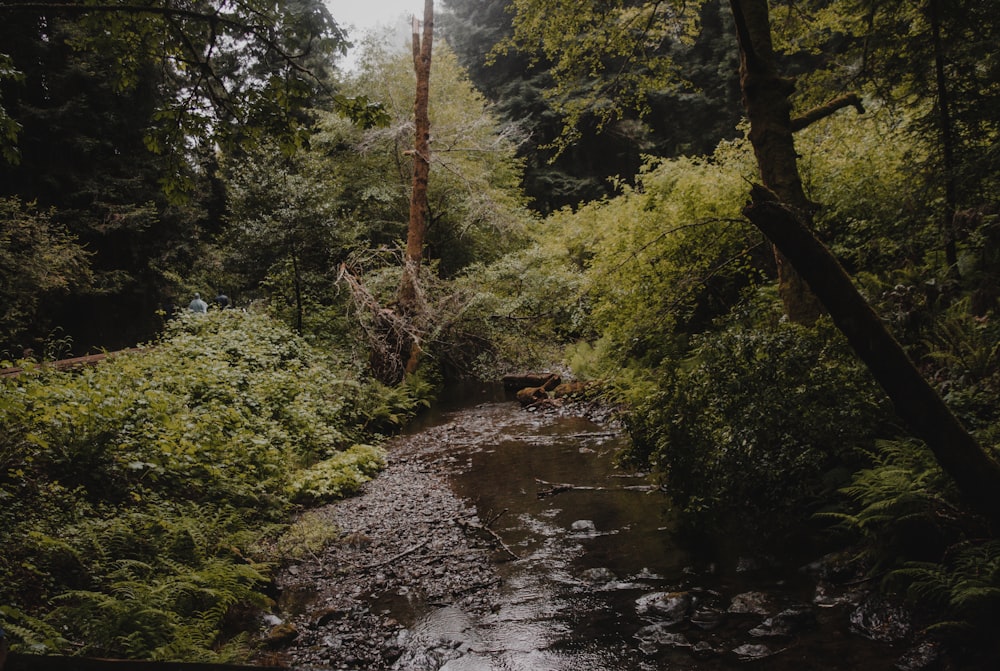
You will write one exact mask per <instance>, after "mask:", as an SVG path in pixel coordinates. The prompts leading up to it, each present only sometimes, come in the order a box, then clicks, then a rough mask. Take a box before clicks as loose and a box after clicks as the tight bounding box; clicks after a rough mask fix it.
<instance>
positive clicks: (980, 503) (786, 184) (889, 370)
mask: <svg viewBox="0 0 1000 671" xmlns="http://www.w3.org/2000/svg"><path fill="white" fill-rule="evenodd" d="M730 4H731V6H732V9H733V16H734V18H735V21H736V26H737V32H738V36H739V44H740V52H741V54H740V55H741V67H740V83H741V86H742V89H743V101H744V105H745V106H746V109H747V116H748V117H749V118H750V141H751V143H752V144H753V147H754V153H755V155H756V157H757V163H758V167H759V169H760V174H761V179H762V181H763V182H764V187H760V186H757V187H754V189H753V192H752V202H751V203H750V204H749V205H748V206H747V208H746V209H745V211H744V213H745V214H746V216H747V218H748V219H749V220H750V221H751V222H752V223H753V224H754V225H755V226H757V228H759V229H760V230H761V231H762V232H763V233H764V235H766V236H767V237H768V239H770V240H771V242H772V243H773V244H774V246H775V247H776V249H777V250H778V254H779V258H780V259H781V261H780V262H779V263H786V264H790V265H792V266H794V268H795V270H797V273H796V275H797V276H799V278H800V280H799V281H802V282H803V283H808V284H807V286H808V287H809V288H810V289H811V290H812V291H811V295H813V296H814V297H816V298H818V301H817V305H819V304H820V303H821V304H822V307H823V308H824V309H825V310H826V311H827V312H829V314H830V316H831V318H832V319H833V321H834V323H835V324H836V325H837V327H838V328H839V329H840V330H841V331H842V332H843V333H844V335H845V336H846V337H847V340H848V342H849V343H850V345H851V347H852V348H853V349H854V351H855V352H856V353H857V355H858V356H859V357H860V358H861V360H862V361H864V363H865V365H867V366H868V369H869V370H870V371H871V372H872V374H873V375H874V377H875V379H876V381H877V382H878V383H879V384H880V385H881V386H882V388H883V389H884V390H885V392H886V394H887V395H888V396H889V398H890V400H891V401H892V403H893V405H894V407H895V409H896V412H897V414H898V415H899V416H900V418H901V419H903V420H904V421H905V422H907V424H908V425H909V426H910V428H911V429H912V430H913V431H914V432H915V434H916V435H917V436H919V437H920V438H922V439H923V440H924V441H925V442H926V443H927V446H928V447H929V448H930V450H931V451H932V452H933V454H934V456H935V458H936V459H937V461H938V463H939V464H940V465H941V467H942V468H943V469H944V471H945V472H946V473H948V475H950V476H951V477H952V478H953V479H954V481H955V483H956V485H957V486H958V489H959V491H960V492H961V494H962V496H963V497H964V498H965V499H966V501H968V503H969V504H970V505H971V506H973V507H974V508H975V509H976V510H977V511H979V512H980V513H983V514H985V515H987V516H988V517H990V518H991V519H992V520H997V521H1000V464H998V463H997V462H996V461H995V460H994V459H993V458H992V457H991V456H990V455H989V454H988V453H987V452H986V451H985V450H984V449H983V448H982V446H980V445H979V444H978V442H977V441H976V439H975V438H974V437H973V436H972V435H971V434H970V433H969V432H968V430H967V429H966V428H965V427H964V426H962V424H961V422H960V421H959V420H958V418H957V417H956V416H955V415H954V414H953V413H952V412H951V410H950V409H949V408H948V406H947V405H946V404H945V403H944V401H943V400H942V399H941V397H940V396H939V395H938V394H937V392H936V391H934V388H933V387H931V386H930V384H929V383H928V382H927V381H926V380H925V379H924V378H923V376H922V375H921V374H920V372H919V371H918V370H917V368H916V366H915V365H914V364H913V362H912V361H911V360H910V359H909V357H908V356H907V355H906V352H905V351H904V350H903V348H902V346H901V345H900V344H899V343H898V342H897V341H896V339H895V338H894V337H893V336H892V334H890V333H889V331H888V330H887V329H886V328H885V325H884V324H883V323H882V321H881V319H879V317H878V315H876V314H875V312H874V311H873V310H872V309H871V306H869V305H868V303H867V302H866V301H865V299H864V298H863V297H862V296H861V294H860V293H859V292H858V290H857V289H856V288H855V286H854V284H853V282H852V281H851V279H850V277H848V275H847V273H846V272H845V271H844V269H843V268H842V267H841V266H840V263H839V262H838V261H837V259H836V258H835V257H834V256H833V254H832V253H831V252H830V251H829V250H828V249H827V248H826V247H825V246H824V245H823V244H822V243H821V242H820V241H819V240H818V239H817V238H816V237H815V236H814V235H813V234H812V232H811V228H812V216H811V212H812V209H813V207H814V206H813V204H812V203H810V202H809V201H808V199H807V198H806V197H805V194H804V192H803V189H802V182H801V178H800V177H799V171H798V162H797V156H796V154H795V147H794V142H793V139H792V122H791V118H790V107H791V106H790V103H789V100H788V96H789V95H790V93H791V91H792V83H791V81H790V80H786V79H782V78H781V77H779V76H778V75H777V71H776V69H775V66H774V59H773V51H772V46H771V37H770V21H769V18H768V7H767V1H766V0H730ZM780 267H781V266H780V265H779V268H780ZM787 306H788V303H787V302H786V309H787ZM789 316H790V317H791V315H789Z"/></svg>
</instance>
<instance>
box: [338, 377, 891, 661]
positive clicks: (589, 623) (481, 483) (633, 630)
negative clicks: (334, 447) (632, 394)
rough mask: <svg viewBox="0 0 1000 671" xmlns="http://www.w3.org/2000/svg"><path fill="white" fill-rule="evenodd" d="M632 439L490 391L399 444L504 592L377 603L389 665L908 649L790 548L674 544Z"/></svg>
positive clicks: (785, 657)
mask: <svg viewBox="0 0 1000 671" xmlns="http://www.w3.org/2000/svg"><path fill="white" fill-rule="evenodd" d="M625 440H626V438H625V436H624V435H622V433H621V432H619V431H617V430H615V429H614V428H609V427H608V426H606V425H603V424H597V423H594V422H592V421H590V420H588V419H585V418H582V417H578V416H572V415H564V414H562V413H553V412H535V413H533V412H529V411H526V410H523V409H521V408H520V407H519V406H518V404H517V403H516V402H513V401H511V400H509V399H507V398H505V397H504V396H503V394H502V390H497V389H492V388H491V389H485V390H483V389H478V388H475V389H466V390H464V393H462V394H461V395H460V398H458V399H457V400H453V402H452V403H451V404H450V405H448V404H445V405H443V406H442V407H441V408H439V409H438V410H437V411H436V412H434V413H431V414H430V415H429V416H428V417H425V418H423V419H422V420H421V421H420V422H419V423H418V424H417V425H415V426H414V427H413V428H412V429H411V430H410V431H409V432H407V434H406V435H404V436H401V437H400V438H398V439H396V440H395V442H394V443H393V445H392V446H391V447H390V450H391V451H392V450H396V451H405V453H406V455H407V456H406V459H405V461H406V462H408V463H409V464H410V465H411V466H412V465H413V462H414V461H416V462H419V468H421V469H426V470H431V471H433V472H434V473H435V474H437V475H440V476H442V477H443V478H444V479H445V481H446V482H447V485H448V486H449V487H450V488H451V491H452V492H453V493H454V494H455V495H456V496H457V497H458V498H459V499H461V500H463V501H465V502H466V504H467V505H470V506H474V510H475V514H476V517H478V521H479V523H480V524H482V525H485V526H488V527H489V529H490V530H491V532H492V535H493V539H492V543H487V546H488V547H489V548H491V550H488V552H490V553H491V557H490V561H491V563H492V570H493V571H495V572H496V573H497V574H498V576H499V580H498V586H496V587H494V588H492V590H491V591H490V596H489V599H490V601H491V603H490V604H489V607H488V608H483V609H480V610H479V611H478V612H474V613H473V612H470V610H469V609H467V608H463V607H461V606H460V605H458V604H457V603H456V602H452V601H449V600H448V599H440V598H438V599H434V600H428V599H421V598H414V596H413V590H408V589H398V588H397V589H395V590H392V591H381V592H372V593H371V594H370V596H369V598H368V600H367V603H366V604H365V613H366V616H367V614H368V613H370V614H371V616H381V617H385V618H388V617H391V620H390V621H391V622H393V623H398V626H399V628H400V631H399V634H398V635H397V636H396V639H395V643H394V644H396V645H398V646H399V650H398V651H397V653H398V654H397V653H394V654H393V661H392V666H391V668H394V669H404V670H411V671H417V670H419V671H423V670H424V669H441V670H442V671H462V670H480V669H482V670H486V669H490V670H494V669H495V670H505V671H587V670H594V671H596V670H608V669H623V670H624V669H640V670H642V669H676V670H678V671H681V670H691V671H701V670H706V671H707V670H712V669H730V668H739V667H742V666H745V665H746V664H754V665H757V666H759V668H766V669H769V670H775V671H784V670H786V669H787V670H791V669H795V670H796V671H803V670H809V669H823V670H826V671H829V670H839V669H843V670H845V671H846V670H848V669H850V670H854V669H891V668H894V664H895V662H896V660H897V659H898V658H899V656H900V654H901V653H902V652H903V650H902V649H900V648H898V647H896V646H894V645H891V644H888V643H883V642H877V641H873V640H870V639H869V638H866V637H865V636H862V635H859V634H858V633H857V631H856V629H857V627H856V626H852V619H853V620H854V621H855V625H857V624H859V623H862V621H863V619H864V617H866V616H865V615H858V614H857V613H858V611H857V610H856V608H857V604H858V602H859V601H860V600H861V599H863V598H864V595H863V594H862V593H861V592H851V591H849V590H844V589H840V590H837V589H834V588H832V587H831V586H829V585H825V584H824V583H823V582H822V581H821V580H820V579H819V578H818V577H817V575H816V574H815V572H814V571H809V570H803V567H802V562H803V561H804V560H803V558H802V557H799V556H798V553H797V552H796V551H795V548H773V552H770V553H768V554H769V555H770V556H766V557H761V556H754V555H750V554H742V553H741V552H740V549H739V548H740V545H741V543H739V542H738V539H735V540H736V541H737V542H731V541H733V540H734V539H728V540H729V541H730V542H723V543H716V544H712V547H713V548H714V549H712V550H708V549H706V547H707V546H706V545H704V544H700V543H699V544H698V545H695V544H694V543H692V542H691V541H689V540H687V539H686V538H685V537H684V536H682V535H681V534H679V532H678V524H677V519H676V517H675V514H674V513H673V512H672V510H671V508H670V505H669V500H668V498H667V497H666V496H665V495H664V493H663V492H661V491H659V490H658V489H657V487H656V486H655V484H654V483H652V482H650V481H649V480H648V479H647V478H646V477H645V476H643V475H642V474H635V473H629V472H626V471H622V470H620V469H617V468H616V467H615V456H616V454H617V452H618V451H619V450H620V449H621V448H622V446H623V445H624V441H625ZM390 454H392V452H390ZM564 484H571V485H573V488H572V489H566V488H564V487H561V485H564ZM720 547H722V548H726V549H725V550H723V551H720V550H719V549H718V548H720ZM415 554H416V553H415ZM852 613H854V616H853V618H852ZM429 650H433V651H437V652H436V653H435V654H429V653H428V651H429ZM442 650H445V651H447V654H443V653H441V651H442ZM336 666H337V665H331V667H330V668H333V667H336ZM340 668H351V665H350V664H346V665H342V666H341V667H340ZM358 668H361V667H358Z"/></svg>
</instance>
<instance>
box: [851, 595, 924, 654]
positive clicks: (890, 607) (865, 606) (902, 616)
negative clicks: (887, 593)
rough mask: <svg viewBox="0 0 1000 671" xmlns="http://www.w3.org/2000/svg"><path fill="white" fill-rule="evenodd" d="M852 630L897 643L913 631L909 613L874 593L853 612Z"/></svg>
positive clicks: (872, 637) (866, 636)
mask: <svg viewBox="0 0 1000 671" xmlns="http://www.w3.org/2000/svg"><path fill="white" fill-rule="evenodd" d="M850 620H851V630H852V631H854V632H855V633H857V634H860V635H862V636H864V637H865V638H870V639H871V640H873V641H883V642H885V643H895V642H898V641H901V640H904V639H906V638H908V637H909V636H910V633H911V632H912V629H913V627H912V623H911V621H910V615H909V613H908V612H907V611H906V610H905V609H904V608H902V607H901V606H900V605H898V604H895V603H892V602H891V601H889V600H887V599H886V598H885V597H883V596H881V595H879V594H872V595H870V596H869V597H868V598H866V599H865V600H864V601H862V602H861V605H859V606H858V607H857V608H855V609H854V611H853V612H851V615H850Z"/></svg>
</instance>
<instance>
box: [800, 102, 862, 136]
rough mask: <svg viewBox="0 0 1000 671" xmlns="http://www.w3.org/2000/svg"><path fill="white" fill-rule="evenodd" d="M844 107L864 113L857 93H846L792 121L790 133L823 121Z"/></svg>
mask: <svg viewBox="0 0 1000 671" xmlns="http://www.w3.org/2000/svg"><path fill="white" fill-rule="evenodd" d="M845 107H853V108H854V109H856V110H857V111H858V114H864V113H865V106H864V105H862V104H861V98H860V97H858V94H857V93H847V94H845V95H842V96H840V97H839V98H834V99H833V100H830V101H829V102H827V103H826V104H824V105H820V106H819V107H814V108H812V109H811V110H809V111H808V112H806V113H805V114H803V115H802V116H800V117H798V118H795V119H792V132H793V133H794V132H795V131H799V130H802V129H803V128H806V127H808V126H811V125H812V124H814V123H816V122H817V121H819V120H821V119H825V118H826V117H828V116H830V115H831V114H833V113H834V112H836V111H838V110H841V109H843V108H845Z"/></svg>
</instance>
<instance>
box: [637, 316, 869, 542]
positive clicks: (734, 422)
mask: <svg viewBox="0 0 1000 671" xmlns="http://www.w3.org/2000/svg"><path fill="white" fill-rule="evenodd" d="M657 382H658V388H657V390H656V391H655V392H652V393H651V394H650V395H648V396H647V397H646V398H645V399H644V400H641V401H639V402H638V404H637V405H636V406H635V407H634V409H633V411H632V413H631V416H630V419H629V428H630V431H631V434H632V438H633V441H634V444H633V446H632V448H631V454H630V456H631V458H632V459H633V460H636V461H639V462H643V463H647V464H649V465H651V466H653V467H654V468H655V469H656V470H658V471H659V472H661V473H662V474H663V476H664V477H665V481H666V485H667V488H668V492H669V494H670V496H671V497H672V498H673V499H674V500H675V501H676V502H677V503H678V505H679V506H681V507H682V508H683V509H684V510H685V511H686V512H688V513H689V514H690V515H691V519H692V520H697V521H700V522H706V521H711V522H721V521H722V520H724V519H726V518H731V517H734V516H735V517H736V518H737V519H738V520H739V521H744V522H749V523H752V524H758V525H759V526H760V527H762V528H764V527H767V526H769V525H770V526H777V527H780V526H783V525H786V524H789V523H792V524H794V523H796V522H799V521H802V520H803V519H805V518H807V517H808V514H809V512H811V511H812V510H813V509H814V507H815V506H816V505H819V503H820V501H821V499H820V496H821V495H823V494H824V493H826V494H829V493H830V492H831V491H832V490H833V489H834V488H835V487H836V486H837V485H839V484H842V481H843V479H845V478H846V477H847V476H848V475H849V473H850V471H849V470H844V467H845V466H848V467H849V466H850V465H852V464H854V463H856V462H857V461H858V459H857V454H858V452H857V450H858V449H859V448H863V447H866V446H870V445H871V444H872V441H873V439H874V438H875V437H876V436H877V435H879V431H880V429H882V428H884V427H883V424H884V422H885V418H886V417H887V416H888V414H887V410H888V409H887V408H886V407H885V406H884V404H883V403H882V402H881V401H880V400H879V399H880V398H881V396H880V394H879V393H878V391H877V389H876V388H875V386H874V383H873V382H872V381H871V379H870V377H869V376H868V375H867V373H866V372H865V371H864V369H863V368H862V367H861V365H860V364H858V363H857V362H856V361H855V359H854V358H853V357H852V356H851V355H850V353H849V352H848V351H847V348H846V345H845V343H844V342H843V340H842V338H841V337H840V336H839V334H838V333H836V331H835V330H834V329H833V327H832V325H831V324H830V323H828V322H827V321H825V320H824V321H821V322H820V323H819V324H818V325H817V326H816V327H815V328H806V327H802V326H798V325H794V324H789V323H785V322H777V323H775V324H773V325H772V326H770V327H768V326H766V325H765V324H763V323H761V321H760V320H755V321H754V323H741V322H738V321H735V320H733V321H731V322H730V323H729V324H728V325H727V326H726V327H724V328H722V329H721V330H720V331H718V332H713V333H706V334H702V335H699V336H696V337H695V338H694V339H693V348H692V350H691V355H690V357H689V358H688V359H686V360H683V361H679V362H677V363H676V364H674V365H671V366H666V367H665V368H664V372H663V374H662V377H660V378H659V380H658V381H657Z"/></svg>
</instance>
